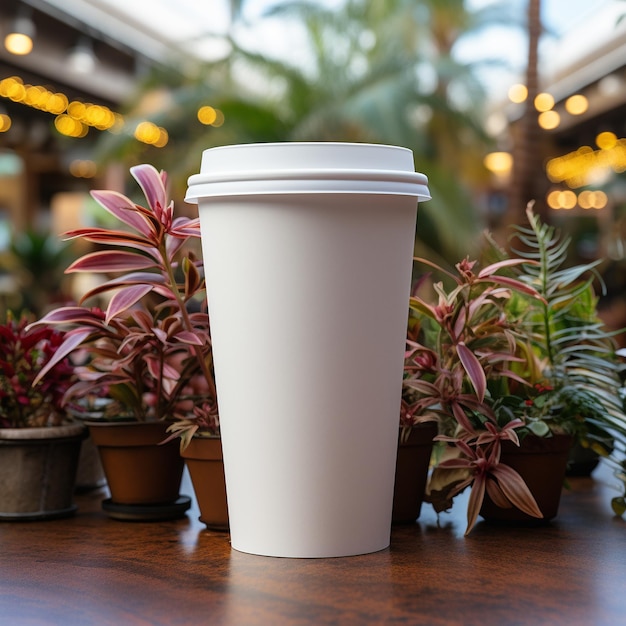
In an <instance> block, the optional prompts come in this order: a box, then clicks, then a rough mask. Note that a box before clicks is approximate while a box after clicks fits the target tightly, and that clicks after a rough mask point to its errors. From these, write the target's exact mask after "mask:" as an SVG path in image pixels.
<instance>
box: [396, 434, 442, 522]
mask: <svg viewBox="0 0 626 626" xmlns="http://www.w3.org/2000/svg"><path fill="white" fill-rule="evenodd" d="M400 435H402V429H400ZM436 435H437V424H436V423H435V422H424V423H423V424H418V425H417V426H414V427H413V428H412V429H411V432H410V434H409V437H408V440H406V441H401V440H399V441H398V457H397V460H396V477H395V487H394V493H393V513H392V522H393V523H394V524H412V523H414V522H415V520H416V519H417V518H418V517H419V515H420V511H421V509H422V500H423V499H424V490H425V489H426V481H427V478H428V467H429V465H430V455H431V453H432V450H433V438H434V437H435V436H436Z"/></svg>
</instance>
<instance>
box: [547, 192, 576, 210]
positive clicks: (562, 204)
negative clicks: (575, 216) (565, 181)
mask: <svg viewBox="0 0 626 626" xmlns="http://www.w3.org/2000/svg"><path fill="white" fill-rule="evenodd" d="M546 201H547V203H548V206H549V207H550V208H551V209H557V210H558V209H566V210H568V211H569V210H571V209H573V208H574V207H575V206H576V202H577V198H576V194H575V193H574V192H573V191H570V190H569V189H567V190H565V191H560V190H558V189H557V190H554V191H551V192H550V193H549V194H548V196H547V198H546Z"/></svg>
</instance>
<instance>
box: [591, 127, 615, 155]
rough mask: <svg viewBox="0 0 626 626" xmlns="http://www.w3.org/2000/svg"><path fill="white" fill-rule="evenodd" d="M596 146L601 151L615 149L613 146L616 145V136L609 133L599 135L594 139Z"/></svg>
mask: <svg viewBox="0 0 626 626" xmlns="http://www.w3.org/2000/svg"><path fill="white" fill-rule="evenodd" d="M596 145H597V146H598V148H600V149H601V150H611V149H612V148H615V146H616V145H617V135H616V134H615V133H611V132H609V131H605V132H603V133H600V134H599V135H598V136H597V137H596Z"/></svg>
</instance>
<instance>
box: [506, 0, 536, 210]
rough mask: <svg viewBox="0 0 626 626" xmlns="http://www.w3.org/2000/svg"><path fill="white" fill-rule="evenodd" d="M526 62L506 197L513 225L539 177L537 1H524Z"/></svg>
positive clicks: (534, 188) (531, 197) (533, 191)
mask: <svg viewBox="0 0 626 626" xmlns="http://www.w3.org/2000/svg"><path fill="white" fill-rule="evenodd" d="M527 30H528V60H527V64H526V87H527V89H528V96H527V98H526V102H525V104H524V112H523V114H522V117H521V118H520V120H519V122H518V125H517V126H518V127H517V128H516V129H514V131H515V132H514V145H513V178H512V183H511V191H510V196H509V221H510V222H517V221H518V220H520V219H522V218H523V216H524V210H525V208H526V205H527V204H528V202H530V201H531V200H534V199H535V198H536V185H535V184H534V183H533V181H534V180H536V179H538V178H539V177H538V176H537V174H538V173H539V171H540V170H539V168H538V165H539V163H538V159H537V155H538V154H539V152H540V151H539V139H540V134H539V126H538V124H537V111H536V110H535V108H534V101H535V98H536V96H537V94H538V93H539V69H538V67H539V63H538V54H539V52H538V51H539V39H540V37H541V33H542V31H543V28H542V24H541V0H528V10H527Z"/></svg>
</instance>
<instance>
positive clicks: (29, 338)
mask: <svg viewBox="0 0 626 626" xmlns="http://www.w3.org/2000/svg"><path fill="white" fill-rule="evenodd" d="M28 322H29V320H28V318H27V317H26V316H25V315H24V316H22V317H21V318H20V319H19V321H18V320H16V319H15V318H14V317H13V316H11V315H9V316H8V317H7V321H6V323H5V324H2V325H0V428H33V427H42V426H57V425H59V424H62V423H63V422H64V421H65V411H64V409H63V407H62V400H63V396H64V395H65V392H66V391H67V389H68V388H69V387H70V386H71V385H72V384H73V383H74V382H75V376H74V370H73V368H72V366H71V364H70V363H69V362H68V359H67V358H60V359H57V358H56V354H57V353H58V350H59V348H60V346H61V345H62V342H63V338H64V333H63V332H61V331H58V330H54V329H52V328H34V329H27V325H28ZM53 359H54V361H55V364H54V366H51V367H50V369H49V371H48V374H47V375H46V377H45V378H44V379H42V380H39V381H38V382H37V383H36V384H33V383H34V381H35V380H36V379H37V378H38V377H37V374H38V373H39V371H40V370H41V368H43V367H45V366H46V364H47V363H50V362H51V361H52V360H53Z"/></svg>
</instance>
